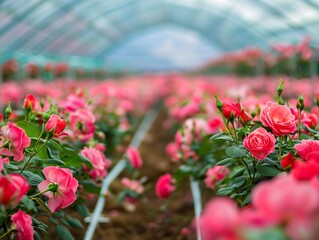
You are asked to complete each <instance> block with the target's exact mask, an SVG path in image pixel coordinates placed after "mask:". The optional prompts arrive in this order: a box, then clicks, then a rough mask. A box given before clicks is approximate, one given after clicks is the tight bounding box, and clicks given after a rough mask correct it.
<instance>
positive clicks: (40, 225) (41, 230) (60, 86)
mask: <svg viewBox="0 0 319 240" xmlns="http://www.w3.org/2000/svg"><path fill="white" fill-rule="evenodd" d="M160 86H161V83H160V82H158V83H157V84H147V82H146V81H145V80H138V79H135V80H134V79H130V81H126V82H124V81H122V82H113V81H104V82H93V81H92V82H89V83H88V82H62V81H60V82H54V83H50V84H48V83H43V82H41V81H26V82H24V83H19V84H17V83H14V82H10V83H5V84H3V85H2V86H1V91H3V94H2V95H1V100H2V101H1V103H2V107H3V108H4V113H3V114H1V115H0V116H1V119H0V127H1V128H0V171H1V175H0V238H13V237H14V238H16V239H21V240H22V239H23V240H26V239H41V238H45V239H47V238H49V234H48V232H49V226H51V227H50V229H52V226H53V227H54V228H55V234H56V235H57V236H58V237H59V238H61V239H73V237H72V234H71V232H70V230H69V228H70V227H75V228H83V225H82V222H81V221H80V220H79V219H82V218H83V217H86V216H88V215H89V209H88V208H87V206H86V205H87V202H88V200H90V199H91V200H92V201H94V195H99V194H100V185H101V182H102V180H103V179H104V178H105V177H106V176H107V174H108V172H109V171H110V169H111V168H112V165H114V162H116V160H117V159H119V158H120V157H121V155H122V154H125V158H126V159H127V160H128V162H129V163H130V164H127V168H126V170H127V173H126V177H125V178H123V179H122V180H121V182H122V184H123V188H122V189H123V191H122V192H117V193H116V192H112V193H111V194H108V197H109V196H110V195H112V196H116V195H117V196H118V198H119V201H133V200H134V199H138V198H139V196H140V195H141V194H142V192H143V191H144V187H143V185H142V181H141V176H139V174H138V169H139V168H140V167H141V166H142V164H143V162H142V159H141V156H140V154H139V152H138V151H137V149H135V148H132V147H126V146H127V144H128V142H129V139H130V138H131V136H132V134H133V130H134V128H135V126H136V125H137V123H138V119H140V118H141V117H142V115H143V113H144V112H145V111H147V109H148V108H149V107H150V106H151V105H152V104H153V103H154V101H156V100H157V98H158V97H159V96H160V94H162V93H161V92H159V91H158V89H159V88H160ZM8 102H10V103H9V104H8V105H6V104H7V103H8ZM143 181H144V180H143ZM68 208H70V209H71V210H67V209H68ZM72 209H73V210H72ZM74 211H76V212H77V213H78V215H77V216H76V215H75V213H74ZM50 232H51V233H52V230H50ZM41 236H42V237H41Z"/></svg>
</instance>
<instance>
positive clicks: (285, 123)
mask: <svg viewBox="0 0 319 240" xmlns="http://www.w3.org/2000/svg"><path fill="white" fill-rule="evenodd" d="M260 119H261V122H262V124H263V125H264V126H266V127H269V128H270V129H271V130H272V132H273V133H274V134H275V135H276V136H284V135H288V134H293V133H294V132H295V131H296V130H297V126H296V123H295V116H294V115H293V114H292V113H291V112H290V109H289V108H288V107H287V106H283V105H279V104H278V103H275V102H270V101H269V102H267V104H266V106H265V107H264V108H263V109H262V110H261V113H260Z"/></svg>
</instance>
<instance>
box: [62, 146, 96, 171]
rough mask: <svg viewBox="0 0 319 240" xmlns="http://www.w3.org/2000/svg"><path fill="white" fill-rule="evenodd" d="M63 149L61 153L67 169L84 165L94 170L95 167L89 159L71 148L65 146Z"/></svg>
mask: <svg viewBox="0 0 319 240" xmlns="http://www.w3.org/2000/svg"><path fill="white" fill-rule="evenodd" d="M62 149H63V151H62V152H61V153H60V156H61V159H62V160H63V161H64V162H65V165H66V166H67V167H82V164H83V163H84V164H85V165H86V166H87V167H88V168H90V169H92V167H93V165H92V163H91V162H90V160H89V159H87V158H86V157H84V156H82V155H81V154H79V153H77V152H76V151H74V150H73V149H71V148H68V147H65V146H63V147H62Z"/></svg>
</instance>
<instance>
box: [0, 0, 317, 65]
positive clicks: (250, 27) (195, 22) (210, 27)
mask: <svg viewBox="0 0 319 240" xmlns="http://www.w3.org/2000/svg"><path fill="white" fill-rule="evenodd" d="M159 24H171V25H177V26H182V27H184V28H188V29H191V30H194V31H196V32H197V33H199V34H200V35H202V36H203V37H204V38H206V40H207V41H208V42H209V43H210V44H212V45H213V46H215V48H218V49H219V50H220V51H222V52H223V51H230V50H236V49H240V48H243V47H245V46H250V45H254V46H260V47H262V48H267V47H268V46H269V45H270V44H272V43H275V42H291V43H294V42H297V41H299V40H300V39H301V38H302V37H303V36H311V37H312V39H313V43H314V44H318V43H319V41H318V40H319V32H318V28H319V2H318V1H316V0H276V1H269V0H104V1H101V0H46V1H44V0H28V1H25V0H14V1H13V0H2V1H1V0H0V46H1V48H0V50H1V51H2V52H6V53H17V52H18V53H32V54H40V55H45V54H56V55H61V56H80V57H88V58H94V59H100V60H101V61H104V60H105V59H106V58H107V56H108V55H109V54H110V52H111V51H112V50H113V49H115V48H116V47H117V46H118V45H119V44H120V43H122V42H124V41H126V40H127V39H130V36H131V35H132V34H135V35H136V34H137V33H143V30H146V29H149V28H152V27H153V26H156V25H159Z"/></svg>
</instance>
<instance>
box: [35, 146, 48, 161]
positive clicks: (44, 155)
mask: <svg viewBox="0 0 319 240" xmlns="http://www.w3.org/2000/svg"><path fill="white" fill-rule="evenodd" d="M36 151H37V155H38V156H39V158H41V159H48V158H50V157H49V155H48V148H47V146H43V147H42V145H39V146H38V147H37V149H36Z"/></svg>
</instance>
